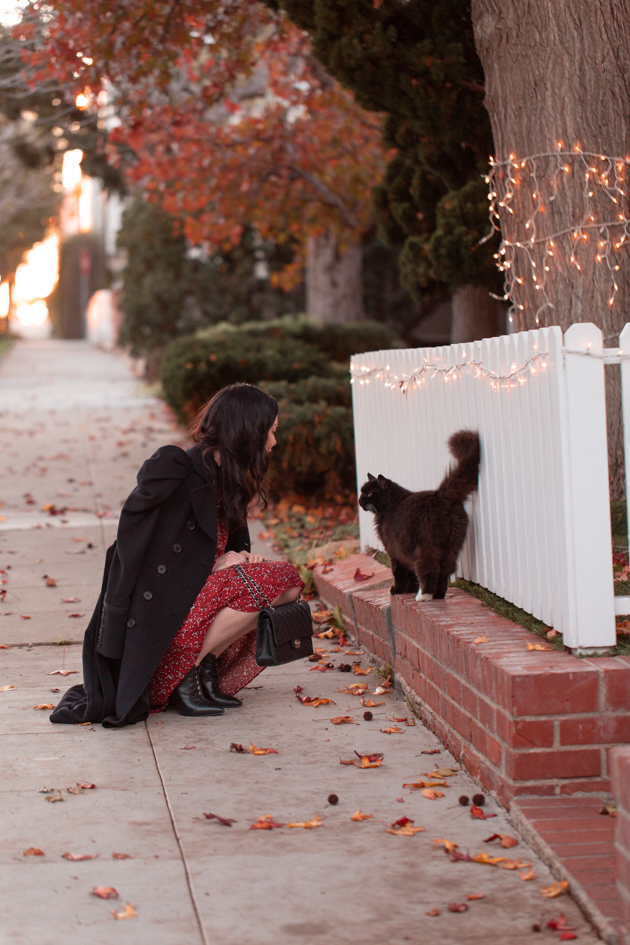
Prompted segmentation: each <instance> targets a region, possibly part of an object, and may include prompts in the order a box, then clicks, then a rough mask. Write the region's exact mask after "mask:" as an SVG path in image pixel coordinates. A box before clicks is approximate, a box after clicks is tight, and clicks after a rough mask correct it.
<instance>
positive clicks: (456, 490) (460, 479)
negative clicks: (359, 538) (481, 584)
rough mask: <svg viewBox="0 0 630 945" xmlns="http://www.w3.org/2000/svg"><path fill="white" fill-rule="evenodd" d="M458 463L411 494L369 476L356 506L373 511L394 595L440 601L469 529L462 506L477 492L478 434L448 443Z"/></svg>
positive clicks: (460, 434)
mask: <svg viewBox="0 0 630 945" xmlns="http://www.w3.org/2000/svg"><path fill="white" fill-rule="evenodd" d="M448 448H449V450H450V451H451V453H452V455H453V457H454V458H455V459H456V460H457V464H456V465H455V466H453V467H452V468H451V469H450V470H449V472H448V473H447V474H446V476H445V477H444V479H443V480H442V482H441V484H440V486H439V487H438V488H437V489H434V490H427V491H426V492H410V491H409V490H408V489H403V487H402V486H399V485H398V484H397V483H395V482H392V481H391V479H386V478H385V476H379V477H378V478H376V477H375V476H373V475H372V474H371V473H368V481H367V482H366V483H365V485H364V486H363V488H362V489H361V496H360V498H359V505H360V506H361V508H362V509H365V510H366V512H374V515H375V516H376V531H377V533H378V536H379V538H380V539H381V541H382V542H383V546H384V548H385V551H386V552H387V554H388V555H389V557H390V560H391V563H392V571H393V574H394V586H393V587H392V589H391V593H392V594H409V593H414V594H415V592H416V591H417V592H418V593H417V594H416V600H430V599H431V598H433V600H442V599H443V598H444V595H445V594H446V588H447V586H448V579H449V577H450V575H451V574H452V573H453V572H454V571H455V567H456V565H457V558H458V557H459V553H460V551H461V550H462V546H463V544H464V539H465V538H466V532H467V530H468V515H467V514H466V510H465V509H464V502H465V501H466V499H467V498H468V496H469V495H470V494H471V492H474V491H475V489H476V488H477V481H478V478H479V456H480V449H479V434H478V433H476V432H474V431H472V430H459V431H458V432H457V433H453V435H452V436H451V437H450V439H449V441H448Z"/></svg>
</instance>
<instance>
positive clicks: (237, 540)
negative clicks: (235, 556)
mask: <svg viewBox="0 0 630 945" xmlns="http://www.w3.org/2000/svg"><path fill="white" fill-rule="evenodd" d="M225 550H226V551H251V550H252V543H251V541H250V537H249V528H248V527H247V525H243V527H242V528H238V529H237V530H236V531H235V532H231V533H230V535H229V536H228V540H227V544H226V546H225Z"/></svg>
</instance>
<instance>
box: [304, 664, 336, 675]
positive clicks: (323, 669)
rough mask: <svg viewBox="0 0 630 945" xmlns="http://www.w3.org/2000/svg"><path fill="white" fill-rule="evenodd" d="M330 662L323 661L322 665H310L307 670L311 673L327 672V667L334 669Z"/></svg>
mask: <svg viewBox="0 0 630 945" xmlns="http://www.w3.org/2000/svg"><path fill="white" fill-rule="evenodd" d="M334 668H335V667H334V665H333V664H332V663H324V665H323V666H311V668H310V670H309V672H311V673H327V672H328V670H329V669H334Z"/></svg>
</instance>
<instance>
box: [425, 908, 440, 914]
mask: <svg viewBox="0 0 630 945" xmlns="http://www.w3.org/2000/svg"><path fill="white" fill-rule="evenodd" d="M424 914H425V915H442V913H441V912H440V910H439V909H429V911H428V912H425V913H424Z"/></svg>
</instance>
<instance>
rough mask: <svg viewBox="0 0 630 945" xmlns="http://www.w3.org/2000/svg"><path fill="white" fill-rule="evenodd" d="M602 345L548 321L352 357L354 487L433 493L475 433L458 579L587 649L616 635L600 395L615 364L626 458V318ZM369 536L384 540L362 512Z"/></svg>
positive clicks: (598, 338) (629, 396) (626, 602)
mask: <svg viewBox="0 0 630 945" xmlns="http://www.w3.org/2000/svg"><path fill="white" fill-rule="evenodd" d="M620 344H621V347H620V348H619V349H616V348H615V349H606V350H604V349H603V345H602V333H601V331H600V330H599V329H598V328H597V327H596V326H595V325H592V324H579V325H573V326H572V327H571V328H570V329H569V330H568V331H567V332H566V333H565V335H564V339H563V335H562V331H561V330H560V328H543V329H540V330H538V331H528V332H520V333H518V334H514V335H504V336H502V337H500V338H489V339H486V340H484V341H476V342H473V343H470V344H456V345H450V346H448V347H441V348H405V349H396V350H391V351H371V352H368V353H366V354H360V355H355V356H354V357H353V358H352V361H351V370H352V375H353V381H354V386H353V398H352V399H353V412H354V429H355V442H356V454H357V477H358V486H359V489H360V487H361V485H362V484H363V483H364V482H365V480H366V479H367V474H368V472H370V473H372V474H373V475H378V474H379V473H382V474H383V475H384V476H387V477H388V478H390V479H394V480H395V481H396V482H399V483H400V484H401V485H403V486H405V487H406V488H408V489H412V490H421V489H435V488H436V487H437V485H438V484H439V482H440V480H441V479H442V476H443V475H444V472H445V470H446V468H447V465H448V463H449V454H448V451H447V447H446V441H447V439H448V437H449V436H450V434H451V433H453V432H454V431H455V430H459V429H462V428H468V429H472V430H478V431H479V435H480V438H481V449H482V459H481V470H480V479H479V490H478V492H477V493H476V494H475V495H474V496H473V498H472V500H471V502H470V508H469V511H470V516H471V526H470V530H469V535H468V538H467V541H466V545H465V547H464V550H463V552H462V555H461V558H460V562H459V565H458V575H459V576H461V577H464V578H467V579H468V580H471V581H474V582H475V583H476V584H480V585H482V586H483V587H485V588H487V589H488V590H490V591H493V592H494V593H495V594H498V595H499V596H500V597H503V598H505V599H506V600H508V601H511V602H512V603H514V604H516V605H517V606H518V607H521V608H522V609H523V610H525V611H527V612H528V613H530V614H533V615H534V616H535V617H537V618H538V619H540V620H542V621H544V622H545V623H547V624H549V626H552V627H554V628H555V629H556V630H558V631H560V632H561V633H562V634H563V635H564V642H565V644H566V645H568V646H570V647H571V648H572V649H573V650H575V651H579V652H585V653H588V652H592V651H593V650H599V651H601V650H602V649H604V648H605V647H608V646H614V644H615V614H628V613H630V597H616V598H615V596H614V590H613V571H612V555H611V521H610V505H609V490H608V458H607V435H606V412H605V394H604V370H605V364H614V363H621V366H622V367H621V370H622V386H623V402H624V418H625V426H624V429H625V450H626V465H627V467H628V468H630V324H628V325H626V327H625V328H624V331H623V333H622V335H621V338H620ZM359 520H360V529H361V545H362V547H363V548H366V547H368V546H371V547H373V548H377V547H380V545H379V542H378V539H377V537H376V534H375V531H374V526H373V515H372V514H371V513H368V512H364V511H363V510H360V512H359Z"/></svg>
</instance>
